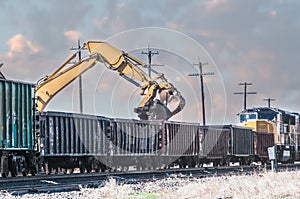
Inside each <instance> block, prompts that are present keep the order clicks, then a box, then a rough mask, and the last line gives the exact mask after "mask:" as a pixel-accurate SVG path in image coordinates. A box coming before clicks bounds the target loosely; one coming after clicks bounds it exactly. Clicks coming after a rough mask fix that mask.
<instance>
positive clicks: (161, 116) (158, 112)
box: [35, 41, 185, 120]
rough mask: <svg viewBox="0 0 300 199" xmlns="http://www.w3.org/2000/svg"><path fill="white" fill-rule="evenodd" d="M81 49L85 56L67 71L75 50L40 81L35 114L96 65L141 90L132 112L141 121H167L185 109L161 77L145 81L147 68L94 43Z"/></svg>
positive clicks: (147, 78)
mask: <svg viewBox="0 0 300 199" xmlns="http://www.w3.org/2000/svg"><path fill="white" fill-rule="evenodd" d="M82 48H87V49H88V51H89V55H88V56H86V57H84V58H83V59H82V60H81V61H80V62H77V63H76V64H74V65H71V66H70V67H67V68H66V66H67V64H68V63H69V62H70V61H71V60H73V59H74V58H75V57H76V55H77V53H79V51H80V50H82V49H79V50H78V51H77V52H76V53H74V54H73V55H72V56H71V57H70V58H69V59H67V60H66V61H65V62H64V63H63V64H62V65H61V66H60V67H58V68H57V69H56V70H55V71H54V72H53V73H52V74H51V75H49V76H46V77H44V78H42V79H41V80H40V81H39V82H38V83H37V86H36V88H35V92H36V96H37V110H38V111H42V110H43V109H44V108H45V107H46V105H47V104H48V102H49V101H50V100H51V99H52V98H53V97H54V96H55V95H56V94H57V93H58V92H59V91H61V90H62V89H63V88H64V87H66V86H67V85H68V84H70V83H71V82H72V81H73V80H75V79H76V78H77V77H78V76H80V75H81V74H82V73H84V72H85V71H86V70H88V69H90V68H92V67H93V66H94V65H95V64H96V63H98V62H101V63H103V64H104V65H105V66H106V67H107V68H108V69H111V70H115V71H117V72H118V74H119V75H120V76H121V77H123V78H125V79H126V80H128V81H130V82H131V83H133V84H134V85H136V86H139V87H140V88H141V95H144V97H143V98H142V101H141V102H140V103H139V105H138V107H137V108H135V109H134V112H136V113H137V114H138V117H139V118H140V119H142V120H167V119H169V118H170V117H172V116H173V115H175V114H176V113H178V112H180V111H181V110H182V109H183V107H184V106H185V100H184V98H183V97H182V96H181V94H180V92H179V91H178V90H177V89H176V88H175V87H174V86H173V85H172V84H171V83H169V82H168V81H167V79H166V78H165V76H164V74H161V73H156V76H155V77H153V78H151V77H149V76H148V75H147V74H146V73H145V72H144V71H143V70H142V69H141V68H143V67H144V68H147V65H146V64H144V63H143V62H141V61H140V60H138V59H137V58H135V57H133V56H132V55H130V54H128V53H125V52H123V51H121V50H119V49H117V48H116V47H114V46H112V45H110V44H108V43H106V42H98V41H88V42H86V43H85V44H84V45H83V47H82Z"/></svg>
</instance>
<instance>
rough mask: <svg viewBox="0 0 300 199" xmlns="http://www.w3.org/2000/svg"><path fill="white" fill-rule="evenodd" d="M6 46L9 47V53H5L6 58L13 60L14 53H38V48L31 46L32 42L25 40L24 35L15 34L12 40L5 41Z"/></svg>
mask: <svg viewBox="0 0 300 199" xmlns="http://www.w3.org/2000/svg"><path fill="white" fill-rule="evenodd" d="M7 45H8V46H9V51H8V52H7V57H8V58H13V57H14V56H15V54H16V53H22V52H25V51H26V52H28V51H29V53H30V54H34V53H38V52H39V51H40V47H38V46H37V45H35V44H33V42H32V41H30V40H26V39H25V37H24V35H22V34H16V35H15V36H13V37H12V38H10V39H9V40H8V41H7Z"/></svg>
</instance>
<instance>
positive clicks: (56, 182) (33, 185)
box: [0, 164, 300, 195]
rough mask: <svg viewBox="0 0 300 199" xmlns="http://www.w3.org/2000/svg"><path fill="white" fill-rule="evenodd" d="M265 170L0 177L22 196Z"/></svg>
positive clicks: (284, 168)
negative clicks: (110, 181) (109, 183)
mask: <svg viewBox="0 0 300 199" xmlns="http://www.w3.org/2000/svg"><path fill="white" fill-rule="evenodd" d="M265 170H270V166H267V167H260V166H246V167H245V166H243V167H241V166H230V167H201V168H188V169H166V170H149V171H128V172H111V173H109V172H108V173H89V174H79V173H78V174H66V175H63V174H59V175H46V174H44V175H38V176H27V177H16V178H6V179H3V178H2V179H0V185H1V190H2V191H7V192H9V193H11V194H12V195H23V194H28V193H53V192H67V191H79V190H80V188H81V187H85V188H98V187H100V186H102V185H103V184H104V183H105V182H106V181H107V180H108V179H110V178H113V179H115V180H116V182H118V183H128V184H135V183H140V182H147V181H155V180H159V179H163V178H205V177H212V176H222V175H240V174H242V175H251V174H253V173H259V172H263V171H265ZM291 170H300V164H293V165H285V164H281V165H278V171H279V172H280V171H291Z"/></svg>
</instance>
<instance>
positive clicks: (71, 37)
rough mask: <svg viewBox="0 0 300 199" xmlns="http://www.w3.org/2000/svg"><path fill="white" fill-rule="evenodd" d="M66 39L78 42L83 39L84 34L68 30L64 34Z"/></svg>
mask: <svg viewBox="0 0 300 199" xmlns="http://www.w3.org/2000/svg"><path fill="white" fill-rule="evenodd" d="M64 35H65V37H67V38H68V39H69V40H70V41H72V42H76V41H78V39H79V38H80V37H81V35H82V33H81V32H80V31H78V30H68V31H65V32H64Z"/></svg>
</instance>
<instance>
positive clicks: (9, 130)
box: [0, 79, 38, 177]
mask: <svg viewBox="0 0 300 199" xmlns="http://www.w3.org/2000/svg"><path fill="white" fill-rule="evenodd" d="M35 112H36V108H35V94H34V85H33V84H30V83H24V82H18V81H10V80H2V79H1V80H0V156H1V162H0V172H1V175H2V177H6V176H7V175H8V174H9V172H10V173H11V175H12V176H16V175H17V174H18V173H19V172H21V173H23V175H27V173H28V172H31V173H32V174H35V173H36V166H34V165H36V164H35V161H36V158H35V157H37V152H38V150H37V149H38V147H37V144H38V141H37V140H38V139H37V134H36V130H35V129H36V126H35V119H36V118H35V114H36V113H35Z"/></svg>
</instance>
